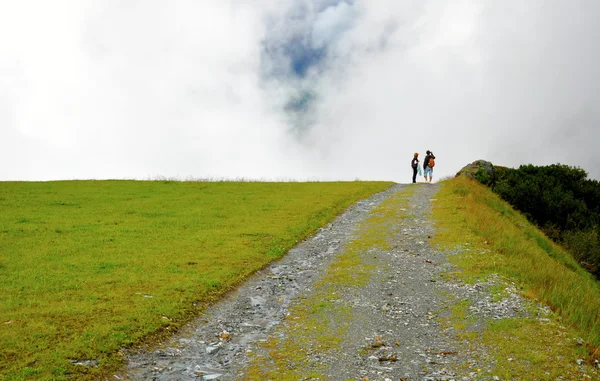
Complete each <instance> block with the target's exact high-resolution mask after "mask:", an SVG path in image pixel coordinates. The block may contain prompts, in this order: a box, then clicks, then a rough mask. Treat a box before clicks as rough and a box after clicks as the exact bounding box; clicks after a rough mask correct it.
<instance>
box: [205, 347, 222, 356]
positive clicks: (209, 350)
mask: <svg viewBox="0 0 600 381" xmlns="http://www.w3.org/2000/svg"><path fill="white" fill-rule="evenodd" d="M219 349H221V347H214V346H212V345H211V346H208V347H206V353H208V354H209V355H214V354H215V353H217V352H218V351H219Z"/></svg>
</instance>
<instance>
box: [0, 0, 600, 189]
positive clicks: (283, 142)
mask: <svg viewBox="0 0 600 381" xmlns="http://www.w3.org/2000/svg"><path fill="white" fill-rule="evenodd" d="M599 14H600V2H597V1H594V0H575V1H569V2H568V1H563V0H544V1H542V0H539V1H538V0H528V1H517V0H514V1H513V0H507V1H483V0H481V1H477V0H471V1H457V0H452V1H451V0H447V1H443V0H407V1H396V0H368V1H358V0H355V1H349V0H348V1H339V0H296V1H292V0H289V1H266V0H264V1H260V0H257V1H247V0H228V1H225V0H202V1H192V0H175V1H157V0H145V1H135V0H129V1H123V0H119V1H117V0H96V1H92V0H88V1H84V0H56V1H53V2H47V1H42V0H22V1H18V2H16V1H14V2H10V1H0V161H1V163H2V165H0V180H53V179H120V178H133V179H150V178H161V177H167V178H177V179H182V180H185V179H199V178H213V179H240V178H244V179H263V180H355V179H362V180H391V181H397V182H409V181H410V179H411V169H410V160H411V158H412V156H413V153H414V152H419V153H420V154H421V157H423V156H424V155H425V151H426V150H432V151H433V152H434V153H435V155H436V157H437V159H436V168H435V171H434V179H436V180H437V179H440V178H442V177H446V176H452V175H454V174H455V173H456V171H458V170H459V169H460V168H461V167H462V166H464V165H465V164H467V163H469V162H472V161H474V160H476V159H486V160H490V161H492V162H493V163H494V164H497V165H505V166H511V167H515V166H519V165H520V164H527V163H532V164H536V165H547V164H553V163H562V164H568V165H572V166H579V167H582V168H583V169H585V170H586V171H587V172H588V173H589V175H590V177H592V178H595V179H600V168H599V165H598V164H600V163H599V159H598V155H597V153H596V150H595V146H596V144H597V142H598V141H600V125H599V121H600V69H599V67H600V65H599V64H598V62H599V59H600V49H599V47H600V25H598V24H597V22H596V16H597V15H599Z"/></svg>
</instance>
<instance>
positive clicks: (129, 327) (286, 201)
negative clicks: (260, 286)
mask: <svg viewBox="0 0 600 381" xmlns="http://www.w3.org/2000/svg"><path fill="white" fill-rule="evenodd" d="M390 185H391V183H383V182H379V183H378V182H338V183H252V182H250V183H235V182H215V183H201V182H170V181H165V182H158V181H58V182H41V183H32V182H2V183H0V210H1V211H2V213H0V306H1V307H2V308H0V343H2V345H0V379H6V380H21V379H66V378H67V377H68V376H69V375H77V378H81V377H84V376H86V374H87V376H89V377H94V376H95V375H98V374H101V373H104V374H106V372H108V371H110V370H114V369H116V368H117V367H119V366H120V365H122V359H121V357H120V356H119V349H120V348H122V347H124V346H128V345H132V344H137V343H140V342H141V341H143V340H152V339H156V338H157V337H158V336H160V335H161V334H165V333H168V332H169V331H170V330H173V329H176V327H177V326H178V325H179V324H181V323H182V322H184V321H186V320H187V319H190V317H192V316H194V315H196V314H197V313H199V312H201V311H202V309H203V307H204V306H205V305H206V303H209V302H211V301H214V300H215V299H216V298H218V297H219V296H220V295H222V294H223V293H225V292H226V291H227V290H230V289H231V288H232V287H234V286H235V285H236V284H238V283H239V282H240V281H241V280H243V279H244V278H245V277H247V276H248V275H249V274H251V273H252V272H254V271H256V270H257V269H260V268H262V267H264V266H265V265H266V264H268V263H269V262H271V261H273V260H275V259H277V258H279V257H281V256H282V255H283V254H284V253H285V252H286V251H287V250H288V249H290V248H291V247H293V246H294V245H295V244H296V243H297V242H298V241H299V240H301V239H303V238H305V237H307V236H308V235H310V234H311V233H313V232H315V231H316V230H317V229H318V228H319V227H321V226H324V225H325V224H326V223H327V222H329V221H330V220H332V219H333V218H334V217H335V216H336V215H338V214H340V213H341V212H342V211H343V210H344V209H346V208H347V207H348V206H349V205H351V204H353V203H355V202H356V201H357V200H359V199H362V198H365V197H367V196H369V195H370V194H372V193H375V192H378V191H382V190H384V189H386V188H387V187H389V186H390ZM86 361H87V364H91V365H92V366H90V367H89V369H88V368H86V367H83V366H78V365H76V364H75V363H76V362H83V363H85V362H86Z"/></svg>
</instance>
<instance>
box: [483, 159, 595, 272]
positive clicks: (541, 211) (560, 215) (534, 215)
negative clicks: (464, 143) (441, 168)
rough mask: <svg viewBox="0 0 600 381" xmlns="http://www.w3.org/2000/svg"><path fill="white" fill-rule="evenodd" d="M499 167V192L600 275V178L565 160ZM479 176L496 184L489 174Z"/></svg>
mask: <svg viewBox="0 0 600 381" xmlns="http://www.w3.org/2000/svg"><path fill="white" fill-rule="evenodd" d="M497 168H498V167H497ZM499 168H502V169H501V170H498V171H496V178H495V184H494V186H493V187H492V189H493V190H494V192H496V193H498V194H499V195H500V196H501V197H502V198H503V199H504V200H506V201H508V202H509V203H510V204H511V205H512V206H513V207H514V208H515V209H517V210H519V211H520V212H521V213H523V214H524V215H525V216H527V218H528V219H529V220H530V221H532V222H534V223H536V224H537V225H538V226H540V227H541V228H542V229H543V230H544V232H545V233H546V235H548V237H550V238H552V239H553V240H554V241H556V242H558V243H561V244H563V245H564V246H565V247H566V248H567V249H568V250H569V251H570V252H571V253H572V254H573V256H574V258H575V259H577V260H578V261H579V263H581V264H582V266H584V267H585V268H586V269H588V271H590V272H591V273H593V274H594V275H596V277H599V278H600V238H599V232H600V183H599V182H598V181H596V180H590V179H587V173H586V172H585V171H584V170H583V169H581V168H577V167H570V166H567V165H562V164H553V165H549V166H534V165H531V164H529V165H521V166H520V167H519V168H517V169H512V168H504V167H499ZM476 178H477V180H478V181H479V182H481V183H482V184H485V185H490V181H489V179H486V178H485V176H484V174H479V173H477V175H476Z"/></svg>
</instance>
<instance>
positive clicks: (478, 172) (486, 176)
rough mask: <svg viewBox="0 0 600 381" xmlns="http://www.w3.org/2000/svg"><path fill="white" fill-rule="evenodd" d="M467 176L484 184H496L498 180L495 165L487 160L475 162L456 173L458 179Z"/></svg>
mask: <svg viewBox="0 0 600 381" xmlns="http://www.w3.org/2000/svg"><path fill="white" fill-rule="evenodd" d="M458 176H466V177H469V178H471V179H476V180H478V181H480V182H482V183H483V184H486V185H488V184H494V182H495V180H496V169H495V168H494V165H493V164H492V163H491V162H489V161H486V160H475V161H474V162H472V163H471V164H467V165H465V166H464V167H462V168H461V170H460V171H458V172H457V173H456V177H458Z"/></svg>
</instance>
